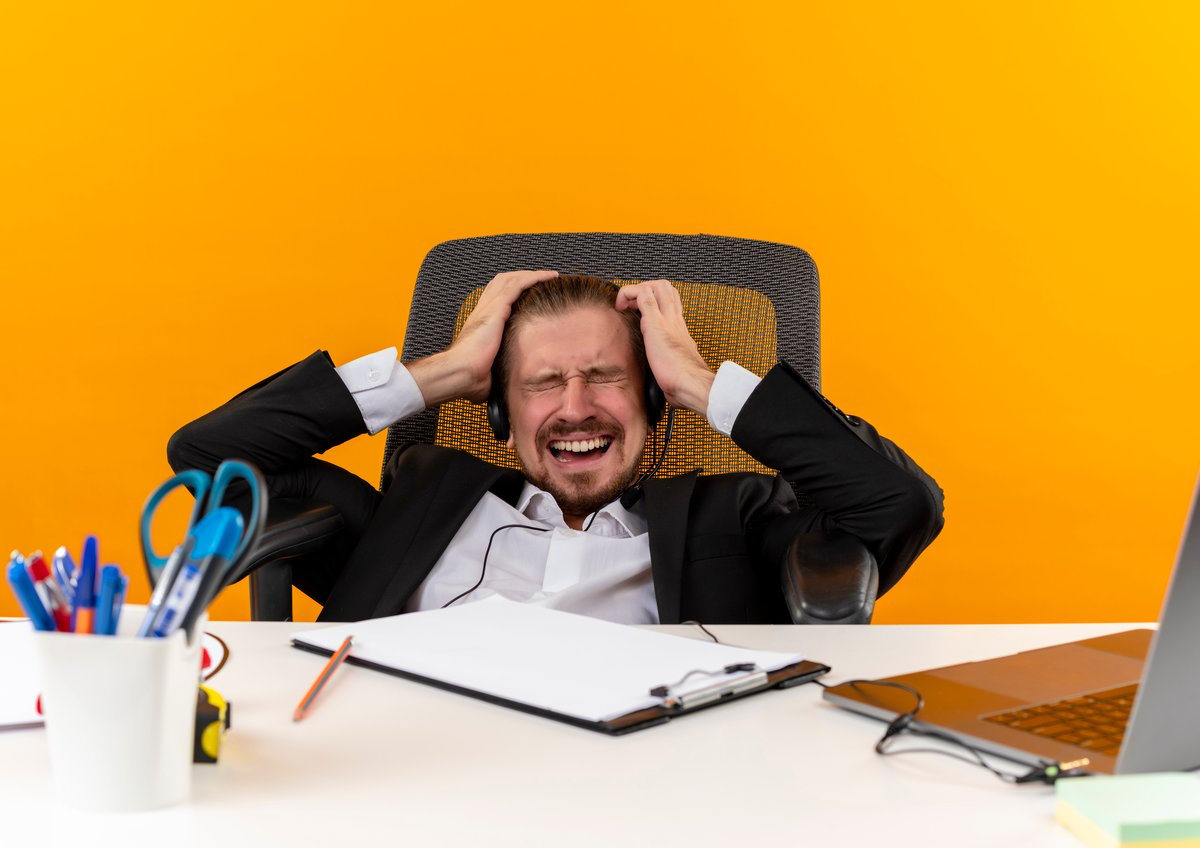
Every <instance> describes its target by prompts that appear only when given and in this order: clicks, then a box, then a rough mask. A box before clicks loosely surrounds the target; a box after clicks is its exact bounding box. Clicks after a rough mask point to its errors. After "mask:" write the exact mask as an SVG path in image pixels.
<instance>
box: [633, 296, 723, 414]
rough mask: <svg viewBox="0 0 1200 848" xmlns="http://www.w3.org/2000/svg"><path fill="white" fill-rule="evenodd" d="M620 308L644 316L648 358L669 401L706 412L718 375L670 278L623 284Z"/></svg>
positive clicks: (643, 330) (643, 328)
mask: <svg viewBox="0 0 1200 848" xmlns="http://www.w3.org/2000/svg"><path fill="white" fill-rule="evenodd" d="M617 309H618V310H619V311H624V310H626V309H633V310H636V311H637V312H638V313H639V314H640V315H641V316H642V336H643V337H644V338H645V340H646V359H647V360H648V361H649V363H650V370H651V371H652V372H654V379H656V380H658V385H659V386H660V387H662V390H663V394H665V395H666V396H667V402H668V403H672V404H674V405H675V406H682V407H686V408H687V409H691V410H694V411H695V412H698V413H700V414H701V415H706V414H707V413H708V393H709V390H710V389H711V388H712V384H713V380H714V379H715V378H716V375H715V374H714V373H713V372H712V371H711V370H710V369H709V367H708V365H706V364H705V362H704V359H703V358H702V357H701V356H700V351H698V350H697V349H696V342H695V340H694V339H693V338H692V334H691V333H689V332H688V328H687V324H685V323H684V320H683V304H682V302H680V300H679V292H678V291H676V289H675V286H674V285H673V284H672V283H671V282H670V281H669V280H652V281H651V282H648V283H635V284H634V285H629V286H622V288H621V290H620V291H619V292H618V293H617Z"/></svg>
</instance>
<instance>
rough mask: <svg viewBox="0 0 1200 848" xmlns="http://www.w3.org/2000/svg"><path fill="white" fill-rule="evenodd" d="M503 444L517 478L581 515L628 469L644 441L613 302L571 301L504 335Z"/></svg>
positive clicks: (609, 496) (640, 406) (637, 367)
mask: <svg viewBox="0 0 1200 848" xmlns="http://www.w3.org/2000/svg"><path fill="white" fill-rule="evenodd" d="M511 345H512V347H511V351H510V352H511V358H510V359H509V362H511V363H512V364H511V365H510V369H511V370H510V372H509V375H508V389H507V392H508V394H507V400H508V412H509V421H510V424H511V433H512V435H511V436H510V437H509V440H508V444H509V447H512V448H515V449H516V451H517V455H518V456H519V457H520V458H521V465H522V466H523V467H524V470H525V476H526V477H528V478H529V480H530V481H531V482H532V483H533V484H534V485H536V486H538V487H540V488H542V489H545V490H546V491H547V492H549V493H550V494H552V495H553V496H554V499H555V500H556V501H558V505H559V507H560V508H561V509H562V511H563V515H564V516H565V517H566V518H568V519H571V518H576V519H581V518H582V517H584V516H586V515H588V514H589V513H591V512H594V511H595V510H596V509H598V508H599V507H601V506H603V505H604V504H606V503H608V502H609V501H611V500H613V499H614V498H615V497H617V495H619V494H620V493H621V492H622V491H623V490H624V489H625V488H626V487H627V486H629V484H630V483H632V482H633V479H634V477H635V474H636V471H637V463H638V459H639V458H640V457H641V453H642V444H643V442H644V440H645V438H646V430H647V423H646V410H645V405H644V399H643V388H642V381H643V374H642V367H643V366H642V365H641V363H640V362H638V361H637V358H636V357H635V355H634V352H633V346H632V343H631V342H630V338H629V329H628V326H627V325H626V324H625V321H624V320H623V319H622V318H621V317H620V315H619V314H618V313H617V311H616V310H615V309H605V308H603V307H593V306H587V307H580V308H578V309H574V310H572V311H570V312H566V313H564V314H561V315H555V316H553V317H545V318H530V319H526V320H524V321H523V322H522V323H521V324H520V325H518V327H517V329H516V330H515V331H514V332H513V335H512V339H511Z"/></svg>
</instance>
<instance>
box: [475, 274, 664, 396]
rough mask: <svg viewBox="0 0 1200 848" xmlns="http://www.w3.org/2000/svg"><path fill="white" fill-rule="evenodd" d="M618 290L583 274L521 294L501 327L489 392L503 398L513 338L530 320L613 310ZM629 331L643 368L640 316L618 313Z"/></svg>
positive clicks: (547, 282) (545, 282) (563, 277)
mask: <svg viewBox="0 0 1200 848" xmlns="http://www.w3.org/2000/svg"><path fill="white" fill-rule="evenodd" d="M619 290H620V287H619V286H618V285H617V284H616V283H613V282H609V281H607V280H600V279H597V278H596V277H588V276H584V275H583V274H564V275H560V276H558V277H554V278H553V279H549V280H543V281H542V282H540V283H534V284H533V285H532V286H530V287H529V288H527V289H525V291H523V292H521V294H520V296H518V297H517V299H516V301H514V302H513V305H512V313H511V314H510V315H509V317H508V322H507V323H506V324H505V325H504V335H503V336H501V338H500V349H499V350H498V351H497V352H496V361H495V364H494V365H493V367H492V390H493V392H499V393H500V397H504V391H505V389H506V388H507V386H508V374H509V369H510V366H511V365H512V362H511V361H510V360H511V359H512V337H513V333H514V332H516V330H517V328H518V327H519V326H520V325H521V324H522V323H523V322H525V321H528V320H530V319H532V318H552V317H554V316H556V315H563V314H566V313H567V312H572V311H574V310H576V309H581V308H586V307H600V308H602V309H612V310H614V311H615V310H616V304H617V292H618V291H619ZM617 315H619V316H620V317H621V319H622V320H623V321H624V322H625V326H626V327H627V328H628V329H629V342H630V344H632V345H633V355H634V357H635V358H636V360H637V361H638V362H640V363H641V364H642V366H643V369H645V368H646V342H645V340H644V339H643V338H642V324H641V316H640V315H639V314H638V313H637V312H636V311H635V310H632V309H626V310H625V311H623V312H617Z"/></svg>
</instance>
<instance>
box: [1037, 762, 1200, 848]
mask: <svg viewBox="0 0 1200 848" xmlns="http://www.w3.org/2000/svg"><path fill="white" fill-rule="evenodd" d="M1054 787H1055V794H1056V796H1057V801H1056V803H1055V817H1056V818H1057V819H1058V821H1059V822H1060V823H1061V824H1062V825H1063V826H1064V827H1066V828H1067V829H1068V830H1070V831H1071V832H1072V833H1074V834H1075V835H1076V836H1078V837H1079V838H1080V839H1082V840H1083V842H1084V843H1085V844H1086V845H1089V846H1097V848H1099V846H1104V848H1118V846H1143V845H1144V846H1147V848H1150V846H1153V848H1184V846H1188V848H1192V846H1195V848H1200V777H1197V776H1196V775H1193V774H1184V773H1181V772H1171V773H1164V774H1127V775H1115V776H1112V777H1073V778H1068V779H1066V780H1060V781H1058V782H1057V783H1056V784H1054Z"/></svg>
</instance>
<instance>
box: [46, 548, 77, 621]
mask: <svg viewBox="0 0 1200 848" xmlns="http://www.w3.org/2000/svg"><path fill="white" fill-rule="evenodd" d="M51 567H52V569H53V571H54V579H55V580H57V581H58V585H59V586H61V587H62V590H63V594H64V595H66V596H67V600H68V601H69V602H70V603H71V605H72V606H74V604H75V581H76V580H78V579H79V575H78V574H77V573H76V571H75V560H73V559H71V553H70V551H68V550H67V548H66V546H65V545H60V546H59V548H58V550H56V551H55V552H54V560H53V563H52V566H51Z"/></svg>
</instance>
